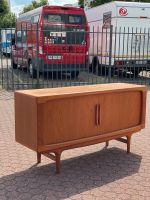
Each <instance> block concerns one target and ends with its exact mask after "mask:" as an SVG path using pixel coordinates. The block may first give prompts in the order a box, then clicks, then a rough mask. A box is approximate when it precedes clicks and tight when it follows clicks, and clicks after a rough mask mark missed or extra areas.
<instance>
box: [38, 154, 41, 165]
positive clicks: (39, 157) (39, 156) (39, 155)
mask: <svg viewBox="0 0 150 200" xmlns="http://www.w3.org/2000/svg"><path fill="white" fill-rule="evenodd" d="M37 163H41V153H39V152H37Z"/></svg>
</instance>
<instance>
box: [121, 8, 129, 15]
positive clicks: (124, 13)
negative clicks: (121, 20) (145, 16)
mask: <svg viewBox="0 0 150 200" xmlns="http://www.w3.org/2000/svg"><path fill="white" fill-rule="evenodd" d="M119 14H120V15H121V16H126V15H127V14H128V11H127V9H126V8H120V9H119Z"/></svg>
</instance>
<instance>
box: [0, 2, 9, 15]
mask: <svg viewBox="0 0 150 200" xmlns="http://www.w3.org/2000/svg"><path fill="white" fill-rule="evenodd" d="M9 11H10V10H9V6H8V3H7V1H6V0H0V15H4V14H6V13H8V12H9Z"/></svg>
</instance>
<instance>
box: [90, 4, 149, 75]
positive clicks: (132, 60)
mask: <svg viewBox="0 0 150 200" xmlns="http://www.w3.org/2000/svg"><path fill="white" fill-rule="evenodd" d="M86 16H87V20H88V23H89V27H90V49H89V60H90V64H91V66H92V68H93V70H94V71H95V70H96V69H101V70H103V69H104V68H105V70H106V69H107V71H110V70H109V69H110V68H111V72H114V71H120V70H121V71H122V70H124V71H130V72H132V73H134V74H135V75H137V74H139V73H140V71H143V70H149V69H150V3H139V2H123V1H122V2H121V1H120V2H119V1H114V2H110V3H106V4H103V5H100V6H97V7H94V8H90V9H88V10H86Z"/></svg>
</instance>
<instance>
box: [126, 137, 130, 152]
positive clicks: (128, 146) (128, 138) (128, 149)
mask: <svg viewBox="0 0 150 200" xmlns="http://www.w3.org/2000/svg"><path fill="white" fill-rule="evenodd" d="M130 146H131V135H130V136H127V153H130Z"/></svg>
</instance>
